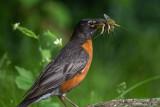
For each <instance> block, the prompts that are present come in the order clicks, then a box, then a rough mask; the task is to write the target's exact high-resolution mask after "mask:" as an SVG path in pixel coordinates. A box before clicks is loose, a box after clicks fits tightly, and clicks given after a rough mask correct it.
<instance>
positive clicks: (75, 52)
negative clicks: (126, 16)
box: [18, 15, 119, 107]
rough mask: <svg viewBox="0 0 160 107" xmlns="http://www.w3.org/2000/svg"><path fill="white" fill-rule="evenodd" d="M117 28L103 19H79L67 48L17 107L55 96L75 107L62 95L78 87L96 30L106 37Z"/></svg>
mask: <svg viewBox="0 0 160 107" xmlns="http://www.w3.org/2000/svg"><path fill="white" fill-rule="evenodd" d="M115 26H119V25H117V24H116V23H115V21H114V20H112V19H110V18H109V17H108V16H107V15H105V19H83V20H81V21H80V22H79V23H78V25H77V26H76V27H75V29H74V32H73V34H72V37H71V39H70V40H69V42H68V44H66V46H65V47H64V48H63V49H62V50H61V52H60V53H59V54H58V56H57V57H56V58H55V59H54V60H53V61H51V62H50V63H49V64H48V65H47V66H46V67H45V69H44V71H43V72H42V73H41V74H40V76H39V78H38V79H37V80H36V82H35V83H34V85H33V86H32V87H31V89H30V90H29V91H28V92H27V94H26V95H25V98H24V100H23V101H22V102H21V103H20V104H19V105H18V107H28V106H29V105H30V104H31V103H34V102H38V101H40V100H42V99H46V98H48V97H50V96H58V97H59V99H60V100H61V101H62V103H63V104H64V106H65V107H67V105H66V103H65V101H68V102H69V103H70V104H71V105H72V106H74V107H78V106H77V105H76V104H75V103H73V102H72V101H71V100H70V99H69V98H68V97H67V96H66V93H67V92H69V91H70V90H71V89H73V88H75V87H76V86H78V85H79V84H80V83H81V81H82V80H83V79H84V78H85V77H86V75H87V73H88V70H89V68H90V65H91V62H92V57H93V46H92V38H93V36H94V33H95V32H96V31H97V30H98V29H102V31H101V33H103V32H104V31H105V30H108V33H109V32H110V31H111V30H113V29H114V27H115Z"/></svg>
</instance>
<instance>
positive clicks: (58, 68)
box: [26, 47, 89, 99]
mask: <svg viewBox="0 0 160 107" xmlns="http://www.w3.org/2000/svg"><path fill="white" fill-rule="evenodd" d="M88 58H89V56H88V54H87V53H86V52H85V50H84V49H83V48H81V47H78V48H76V47H75V48H73V47H72V48H64V49H63V50H62V52H61V54H60V55H59V56H57V58H56V59H55V60H54V61H53V62H51V63H50V64H49V65H48V66H47V67H46V69H45V70H44V72H43V73H42V74H41V75H40V77H39V79H38V80H37V81H36V83H35V84H34V86H33V87H32V88H31V89H30V91H29V92H28V94H27V97H26V98H27V99H28V98H29V99H30V98H35V97H38V96H42V95H45V94H47V93H50V92H53V90H54V89H56V88H57V87H58V86H60V85H61V84H63V83H64V82H65V81H66V80H68V79H71V78H72V77H74V75H76V74H77V73H79V72H80V71H81V70H82V69H83V68H84V67H85V65H86V63H87V61H88Z"/></svg>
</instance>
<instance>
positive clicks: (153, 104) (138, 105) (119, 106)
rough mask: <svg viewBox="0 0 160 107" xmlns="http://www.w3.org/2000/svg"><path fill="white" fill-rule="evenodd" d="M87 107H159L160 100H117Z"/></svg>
mask: <svg viewBox="0 0 160 107" xmlns="http://www.w3.org/2000/svg"><path fill="white" fill-rule="evenodd" d="M88 107H160V98H151V99H119V100H112V101H107V102H103V103H99V104H94V105H89V106H88Z"/></svg>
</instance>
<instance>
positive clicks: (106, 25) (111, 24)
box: [101, 14, 120, 34]
mask: <svg viewBox="0 0 160 107" xmlns="http://www.w3.org/2000/svg"><path fill="white" fill-rule="evenodd" d="M104 18H105V22H104V24H103V25H102V31H101V34H103V32H104V31H105V28H107V32H108V33H110V31H113V30H114V28H115V27H120V25H118V24H117V23H116V22H115V21H114V20H113V19H111V18H110V17H109V16H108V15H106V14H104Z"/></svg>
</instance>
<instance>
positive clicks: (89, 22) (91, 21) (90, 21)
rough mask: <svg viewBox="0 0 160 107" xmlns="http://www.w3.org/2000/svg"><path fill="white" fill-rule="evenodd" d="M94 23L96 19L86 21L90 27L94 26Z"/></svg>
mask: <svg viewBox="0 0 160 107" xmlns="http://www.w3.org/2000/svg"><path fill="white" fill-rule="evenodd" d="M95 23H96V21H94V20H89V21H88V24H89V25H90V27H95Z"/></svg>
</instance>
